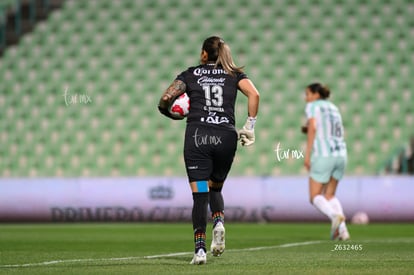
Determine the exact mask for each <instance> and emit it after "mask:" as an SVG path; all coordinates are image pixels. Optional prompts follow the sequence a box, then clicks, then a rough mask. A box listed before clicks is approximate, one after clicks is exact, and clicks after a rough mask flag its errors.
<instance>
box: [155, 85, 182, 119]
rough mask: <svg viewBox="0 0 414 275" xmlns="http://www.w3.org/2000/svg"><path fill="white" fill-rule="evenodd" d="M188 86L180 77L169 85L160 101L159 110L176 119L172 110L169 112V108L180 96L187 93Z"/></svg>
mask: <svg viewBox="0 0 414 275" xmlns="http://www.w3.org/2000/svg"><path fill="white" fill-rule="evenodd" d="M186 88H187V86H186V85H185V83H184V82H183V81H182V80H178V79H176V80H174V81H173V82H172V83H171V84H170V86H168V88H167V89H166V90H165V91H164V93H163V94H162V96H161V98H160V100H159V102H158V110H159V111H160V112H161V114H163V115H165V116H167V117H169V118H171V119H176V118H174V117H173V116H171V114H170V112H168V108H169V107H170V106H171V104H172V102H173V101H174V100H175V99H176V98H177V97H178V96H180V95H182V94H183V93H185V90H186Z"/></svg>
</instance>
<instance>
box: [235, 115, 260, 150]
mask: <svg viewBox="0 0 414 275" xmlns="http://www.w3.org/2000/svg"><path fill="white" fill-rule="evenodd" d="M255 124H256V118H255V117H248V118H247V120H246V123H245V124H244V126H243V128H242V129H240V130H239V131H238V136H239V140H240V144H241V145H242V146H249V145H252V144H253V143H254V141H255V137H254V125H255Z"/></svg>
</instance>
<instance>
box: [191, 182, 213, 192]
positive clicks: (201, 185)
mask: <svg viewBox="0 0 414 275" xmlns="http://www.w3.org/2000/svg"><path fill="white" fill-rule="evenodd" d="M194 187H195V188H193V192H194V193H207V192H208V191H209V187H208V181H206V180H199V181H196V182H195V184H194Z"/></svg>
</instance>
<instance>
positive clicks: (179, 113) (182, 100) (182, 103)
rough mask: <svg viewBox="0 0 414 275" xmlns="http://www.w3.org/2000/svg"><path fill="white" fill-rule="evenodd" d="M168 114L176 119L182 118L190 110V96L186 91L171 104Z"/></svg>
mask: <svg viewBox="0 0 414 275" xmlns="http://www.w3.org/2000/svg"><path fill="white" fill-rule="evenodd" d="M168 111H169V112H170V114H171V115H172V116H173V117H175V118H178V119H183V118H185V117H186V116H187V115H188V112H189V111H190V98H189V97H188V95H187V94H186V93H184V94H182V95H180V96H179V97H178V98H176V99H175V100H174V102H173V103H172V104H171V106H170V108H169V110H168Z"/></svg>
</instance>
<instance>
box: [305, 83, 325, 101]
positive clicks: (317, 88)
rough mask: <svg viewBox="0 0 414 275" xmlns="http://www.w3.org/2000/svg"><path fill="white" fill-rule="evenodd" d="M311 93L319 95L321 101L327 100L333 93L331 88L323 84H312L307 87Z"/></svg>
mask: <svg viewBox="0 0 414 275" xmlns="http://www.w3.org/2000/svg"><path fill="white" fill-rule="evenodd" d="M307 88H308V89H309V91H311V93H313V94H315V93H318V94H319V96H320V97H321V99H327V98H328V97H329V95H330V93H331V91H330V90H329V88H328V87H327V86H325V85H322V84H321V83H312V84H310V85H308V87H307Z"/></svg>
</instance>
